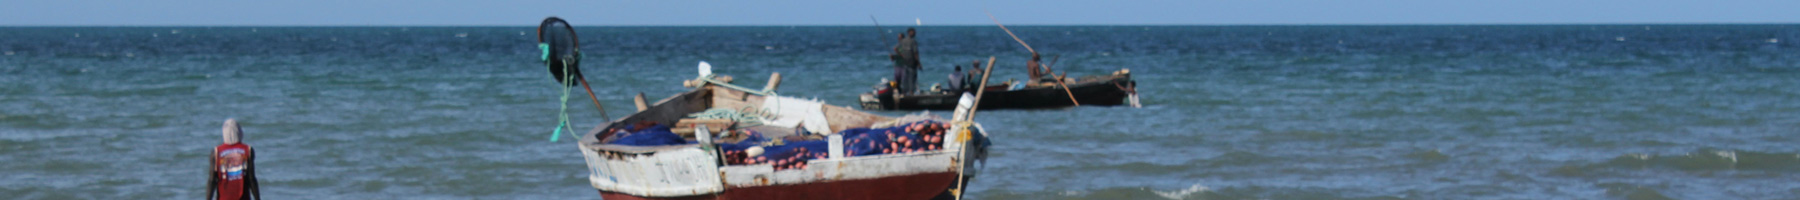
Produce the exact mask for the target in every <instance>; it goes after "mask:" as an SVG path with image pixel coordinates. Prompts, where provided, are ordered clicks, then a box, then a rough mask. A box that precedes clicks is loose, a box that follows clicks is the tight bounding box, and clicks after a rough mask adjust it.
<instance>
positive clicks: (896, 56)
mask: <svg viewBox="0 0 1800 200" xmlns="http://www.w3.org/2000/svg"><path fill="white" fill-rule="evenodd" d="M895 40H902V41H904V40H906V34H905V33H901V34H900V36H899V37H898V38H897V39H895ZM900 52H901V51H900V45H897V44H896V45H894V51H890V52H888V60H889V61H894V79H893V81H889V82H888V83H887V84H888V88H891V89H893V91H894V93H895V94H906V88H901V86H902V85H904V84H901V83H905V82H906V61H907V60H906V58H905V57H904V56H902V55H904V54H903V53H900Z"/></svg>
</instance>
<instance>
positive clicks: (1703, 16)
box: [0, 0, 1800, 26]
mask: <svg viewBox="0 0 1800 200" xmlns="http://www.w3.org/2000/svg"><path fill="white" fill-rule="evenodd" d="M0 5H4V6H0V26H120V25H123V26H165V25H176V26H216V25H223V26H233V25H250V26H294V25H301V26H312V25H325V26H339V25H353V26H361V25H376V26H389V25H417V26H435V25H452V26H455V25H506V26H531V25H535V24H536V22H537V21H538V20H540V19H543V17H545V16H552V15H554V16H560V17H563V18H565V19H568V20H569V21H570V22H571V23H574V24H576V25H869V24H870V22H869V21H870V20H869V16H871V15H873V16H875V17H876V18H879V19H880V20H881V21H882V23H883V25H888V24H894V25H899V24H912V23H913V21H914V19H918V21H919V22H922V23H923V24H925V25H989V24H992V22H991V21H989V20H988V18H987V15H985V14H983V12H984V11H985V12H991V13H993V14H994V15H995V16H996V17H998V18H999V19H1000V20H1001V22H1005V23H1006V24H1008V25H1013V24H1019V25H1031V24H1037V25H1045V24H1060V25H1109V24H1113V25H1144V24H1149V25H1241V24H1616V23H1631V24H1637V23H1653V24H1660V23H1800V0H1780V1H1772V0H1722V1H1698V0H1649V1H1628V0H1489V1H1465V0H1433V1H1427V0H1291V1H1273V0H1188V1H1169V0H1145V1H1096V0H994V1H983V0H909V1H901V0H894V1H858V0H792V1H745V0H625V1H620V0H566V1H547V0H519V1H474V0H437V1H410V0H402V1H382V0H357V1H352V0H312V1H264V0H237V1H225V0H160V1H117V0H105V1H99V0H49V1H14V0H0Z"/></svg>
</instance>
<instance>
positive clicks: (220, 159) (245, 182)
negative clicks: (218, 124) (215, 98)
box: [206, 119, 262, 200]
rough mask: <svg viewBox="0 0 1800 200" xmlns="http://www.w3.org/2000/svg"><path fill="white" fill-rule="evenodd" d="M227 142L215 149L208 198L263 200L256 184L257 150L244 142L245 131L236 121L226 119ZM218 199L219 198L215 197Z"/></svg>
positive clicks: (207, 190) (209, 169)
mask: <svg viewBox="0 0 1800 200" xmlns="http://www.w3.org/2000/svg"><path fill="white" fill-rule="evenodd" d="M224 135H225V143H224V144H219V146H216V147H213V152H212V154H209V155H208V157H211V159H209V160H212V165H210V166H208V169H207V171H208V172H209V173H206V174H207V176H206V199H207V200H213V199H219V200H241V199H257V200H261V199H262V190H261V189H260V188H258V187H257V184H256V150H255V149H251V148H250V145H248V144H244V143H243V142H242V141H241V140H242V138H243V137H244V132H243V129H239V128H238V124H237V120H236V119H225V128H224ZM214 197H217V198H214Z"/></svg>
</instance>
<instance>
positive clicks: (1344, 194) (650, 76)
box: [0, 22, 1800, 199]
mask: <svg viewBox="0 0 1800 200" xmlns="http://www.w3.org/2000/svg"><path fill="white" fill-rule="evenodd" d="M531 23H532V22H522V23H521V24H522V25H529V24H531ZM886 28H887V29H885V30H884V29H877V28H875V27H867V26H851V27H582V28H580V29H579V30H578V32H579V33H580V36H581V37H582V38H581V40H582V41H583V42H584V45H583V48H584V49H583V50H584V52H585V54H586V57H585V60H584V62H583V67H584V71H586V73H587V74H588V79H589V81H591V82H592V83H594V84H595V85H594V87H593V89H594V90H595V92H597V93H598V96H599V98H600V101H601V103H603V104H604V107H605V108H606V111H607V112H608V113H609V115H610V116H612V117H619V116H624V115H626V114H629V113H630V111H631V110H633V109H632V106H631V101H630V96H632V95H635V94H638V93H644V94H645V95H647V96H649V97H651V98H661V97H666V96H668V95H672V94H675V93H677V92H680V91H685V89H684V88H682V87H680V81H681V80H684V79H689V78H692V77H693V76H694V75H695V71H694V68H693V67H694V66H695V64H696V63H697V62H699V61H707V62H710V63H712V64H713V65H714V67H715V71H718V72H719V73H724V74H730V75H735V76H736V77H738V79H739V80H740V82H741V83H746V84H748V85H760V84H761V83H762V82H763V81H765V80H766V79H767V77H768V74H769V73H774V72H779V73H782V75H783V77H785V79H784V80H783V84H782V88H781V89H780V90H779V91H780V92H781V93H782V94H784V95H791V96H800V97H807V98H818V99H821V100H824V101H826V102H828V103H833V104H838V105H855V100H856V96H855V95H856V94H857V93H860V92H863V91H866V90H868V89H869V88H870V87H871V86H873V85H875V83H877V80H878V79H880V78H883V77H890V74H889V73H890V72H891V69H890V68H888V67H887V61H885V58H886V54H885V51H884V50H885V49H887V48H888V47H889V45H890V44H891V43H892V41H891V39H892V38H893V37H894V36H893V34H895V33H896V32H897V31H900V29H901V27H892V26H890V27H886ZM1011 28H1014V32H1015V33H1018V34H1020V37H1021V39H1023V40H1025V41H1027V42H1030V43H1031V44H1032V45H1033V46H1032V47H1033V48H1036V49H1037V50H1038V51H1040V52H1043V54H1044V56H1045V59H1047V60H1057V63H1056V64H1055V65H1056V67H1055V68H1056V69H1057V70H1063V71H1067V72H1068V73H1069V74H1071V75H1082V74H1100V73H1108V72H1111V71H1114V70H1117V69H1120V68H1129V69H1131V71H1132V72H1133V73H1134V74H1135V77H1136V78H1137V80H1138V82H1139V83H1140V84H1139V90H1140V91H1141V92H1142V95H1143V103H1144V104H1146V106H1145V107H1143V108H1130V107H1078V108H1066V109H1049V110H996V111H982V112H983V114H981V115H980V117H979V118H978V120H979V121H980V122H982V123H983V124H984V126H986V127H988V128H989V129H990V130H991V131H992V132H993V133H992V134H993V135H992V136H993V138H994V139H995V142H994V144H995V146H994V147H993V149H992V152H993V155H991V157H990V160H989V163H988V164H987V166H985V169H986V170H985V171H984V173H983V174H981V175H980V176H978V177H976V178H975V179H974V182H973V185H972V188H971V192H970V193H969V195H968V197H970V199H1793V198H1795V197H1796V196H1800V182H1796V181H1795V180H1800V145H1797V144H1800V88H1796V86H1800V45H1797V43H1800V26H1796V25H1541V26H1540V25H1506V26H1018V27H1011ZM533 31H534V30H533V29H532V27H524V26H521V27H122V28H117V27H7V28H0V52H4V54H0V161H3V162H0V172H4V175H3V176H0V194H4V195H5V196H7V197H8V198H14V199H177V198H200V197H201V196H203V195H204V194H203V191H204V187H205V182H204V181H205V176H206V174H205V173H206V171H205V167H206V165H207V161H206V154H207V152H208V151H209V148H210V147H212V146H213V145H216V144H218V143H219V141H220V135H219V126H220V123H221V122H222V121H223V120H224V119H226V118H236V119H238V120H240V121H241V123H242V124H243V126H244V127H243V129H244V131H245V132H246V136H245V141H246V142H247V143H249V144H251V145H253V146H255V147H256V149H257V150H258V154H259V158H260V159H258V160H257V165H258V166H259V169H258V171H259V174H258V175H259V176H260V177H261V178H262V185H263V189H264V190H265V191H264V192H263V195H264V196H265V197H271V198H278V199H280V198H285V199H596V198H598V195H597V194H596V192H595V191H594V190H593V188H592V187H590V186H589V185H588V183H587V182H586V181H587V180H586V179H585V177H584V176H586V175H587V174H586V173H585V172H584V170H585V166H584V165H583V164H582V159H581V158H580V155H579V154H578V152H577V151H576V145H575V143H573V142H571V141H570V140H567V139H566V137H568V136H564V137H565V139H564V140H561V141H558V142H551V141H549V140H548V138H549V137H551V131H552V129H553V128H554V126H555V125H556V122H557V115H556V113H557V110H558V108H559V107H558V105H557V103H558V101H557V98H558V95H560V93H559V91H558V88H557V87H556V84H554V83H553V82H552V81H551V80H550V79H549V77H548V73H547V72H546V71H545V69H544V67H542V66H541V65H539V64H538V60H537V59H538V55H537V53H538V52H537V49H535V44H534V42H535V35H534V34H532V32H533ZM919 32H920V35H919V38H920V39H919V42H920V44H921V50H920V51H921V53H922V54H923V61H924V63H925V64H926V67H925V73H924V74H926V75H924V76H920V77H921V78H922V80H921V82H922V83H931V82H936V81H935V80H937V79H935V78H937V77H941V76H939V75H932V74H944V73H948V72H949V71H950V68H951V67H952V66H953V65H957V64H963V65H966V64H967V63H969V62H970V61H974V60H985V59H986V58H987V57H989V56H997V57H998V60H999V63H1000V65H999V66H1001V67H999V68H996V69H995V73H996V74H995V75H996V76H995V79H999V80H1004V79H1022V77H1023V76H1024V73H1025V72H1024V71H1025V70H1024V69H1021V68H1023V65H1022V64H1023V62H1024V60H1025V59H1026V58H1027V55H1028V54H1027V53H1026V51H1025V50H1023V48H1022V47H1020V46H1019V45H1018V44H1017V43H1016V42H1014V41H1012V40H1011V38H1009V37H1007V36H1006V34H1005V33H1004V32H1001V30H1000V29H998V28H995V27H989V26H931V27H920V28H919ZM1052 58H1054V59H1052ZM577 92H578V93H577V94H576V95H577V96H576V97H575V98H574V99H572V100H571V102H569V104H568V105H569V106H570V107H569V110H570V114H571V118H572V119H573V120H575V124H576V125H578V126H579V127H580V128H579V129H580V130H586V129H588V128H591V127H592V126H595V125H598V124H600V123H601V121H602V119H601V116H600V114H599V113H598V111H596V109H595V108H594V107H593V106H592V104H591V103H588V102H587V101H588V100H586V98H585V97H580V96H582V95H581V94H580V93H581V92H579V91H577ZM883 113H884V114H894V115H897V114H903V113H901V112H883ZM933 113H937V114H943V113H942V112H933Z"/></svg>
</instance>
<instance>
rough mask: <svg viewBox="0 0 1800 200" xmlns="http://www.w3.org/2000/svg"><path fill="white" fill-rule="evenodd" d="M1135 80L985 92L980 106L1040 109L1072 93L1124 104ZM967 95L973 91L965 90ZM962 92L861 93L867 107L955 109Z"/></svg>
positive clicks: (1088, 100)
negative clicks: (897, 95) (896, 94)
mask: <svg viewBox="0 0 1800 200" xmlns="http://www.w3.org/2000/svg"><path fill="white" fill-rule="evenodd" d="M1136 84H1137V82H1135V81H1132V80H1131V76H1130V75H1115V76H1110V77H1102V78H1098V80H1091V81H1081V82H1077V83H1069V84H1068V90H1067V91H1065V90H1063V87H1062V86H1041V85H1040V86H1037V87H1027V88H1023V89H1017V90H1001V91H993V90H989V91H987V94H984V97H982V98H981V102H980V106H978V107H979V108H980V109H983V110H986V109H1043V108H1062V107H1071V106H1075V105H1076V104H1075V103H1076V102H1074V101H1070V96H1071V94H1072V95H1073V96H1074V99H1075V100H1076V101H1080V103H1081V105H1084V106H1116V105H1125V104H1126V98H1127V97H1129V96H1130V95H1131V91H1132V89H1133V87H1135V85H1136ZM967 92H968V93H970V94H973V93H975V91H967ZM960 96H961V93H939V94H914V95H902V96H900V97H898V98H895V97H894V96H893V95H892V94H867V93H865V94H863V95H862V99H861V102H862V107H863V109H868V110H950V109H955V108H956V101H957V98H959V97H960Z"/></svg>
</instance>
